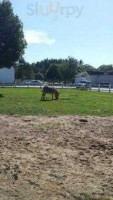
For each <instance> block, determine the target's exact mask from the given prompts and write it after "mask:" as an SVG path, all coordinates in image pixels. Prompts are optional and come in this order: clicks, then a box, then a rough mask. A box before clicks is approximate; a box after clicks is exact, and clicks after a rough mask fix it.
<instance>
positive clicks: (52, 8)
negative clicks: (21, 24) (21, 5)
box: [27, 1, 84, 20]
mask: <svg viewBox="0 0 113 200" xmlns="http://www.w3.org/2000/svg"><path fill="white" fill-rule="evenodd" d="M83 9H84V6H83V5H79V6H78V5H67V6H66V5H65V6H64V5H62V3H61V2H59V1H58V2H52V1H50V2H48V3H47V4H46V5H42V4H41V3H39V2H35V3H31V4H28V5H27V15H29V16H42V17H52V19H53V20H57V19H59V18H60V17H61V16H62V17H66V18H68V19H69V18H70V17H72V16H73V17H75V18H79V17H80V16H81V15H82V12H83Z"/></svg>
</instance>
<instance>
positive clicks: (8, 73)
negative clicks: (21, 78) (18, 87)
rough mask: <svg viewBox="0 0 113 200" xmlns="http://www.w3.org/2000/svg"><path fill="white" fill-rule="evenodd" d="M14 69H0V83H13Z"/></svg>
mask: <svg viewBox="0 0 113 200" xmlns="http://www.w3.org/2000/svg"><path fill="white" fill-rule="evenodd" d="M14 81H15V69H14V67H11V68H10V69H8V68H1V69H0V83H14Z"/></svg>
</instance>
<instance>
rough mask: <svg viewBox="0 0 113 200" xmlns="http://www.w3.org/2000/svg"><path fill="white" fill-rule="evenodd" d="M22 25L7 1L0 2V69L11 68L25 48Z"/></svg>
mask: <svg viewBox="0 0 113 200" xmlns="http://www.w3.org/2000/svg"><path fill="white" fill-rule="evenodd" d="M26 45H27V44H26V41H25V39H24V33H23V24H22V22H21V21H20V19H19V17H18V16H17V15H15V14H14V12H13V8H12V4H11V2H10V1H8V0H3V1H2V2H0V67H9V68H10V67H11V66H13V65H14V64H15V63H16V62H17V61H18V60H19V58H20V57H21V56H22V55H23V54H24V49H25V47H26Z"/></svg>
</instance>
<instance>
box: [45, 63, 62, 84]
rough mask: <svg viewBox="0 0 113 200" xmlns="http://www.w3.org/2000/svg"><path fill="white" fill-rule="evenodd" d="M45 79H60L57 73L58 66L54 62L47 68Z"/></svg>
mask: <svg viewBox="0 0 113 200" xmlns="http://www.w3.org/2000/svg"><path fill="white" fill-rule="evenodd" d="M46 79H47V80H49V81H53V82H54V81H59V80H60V75H59V70H58V66H57V65H55V64H52V65H51V66H50V67H49V69H48V70H47V73H46Z"/></svg>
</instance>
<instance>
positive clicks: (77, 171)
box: [0, 116, 113, 200]
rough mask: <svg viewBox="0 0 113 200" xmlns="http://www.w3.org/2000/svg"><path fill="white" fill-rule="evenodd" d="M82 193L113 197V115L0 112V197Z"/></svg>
mask: <svg viewBox="0 0 113 200" xmlns="http://www.w3.org/2000/svg"><path fill="white" fill-rule="evenodd" d="M86 194H87V195H89V196H90V195H91V196H93V197H95V199H97V197H98V198H100V199H102V198H103V199H104V198H105V197H107V198H108V199H113V117H112V118H111V117H108V118H99V117H83V118H81V117H78V116H65V117H58V118H56V117H52V118H48V117H19V116H15V117H10V116H0V200H64V199H67V200H68V199H69V200H75V199H78V200H81V199H82V198H83V199H84V196H85V195H86ZM79 197H81V198H79ZM86 199H88V197H87V198H86Z"/></svg>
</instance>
